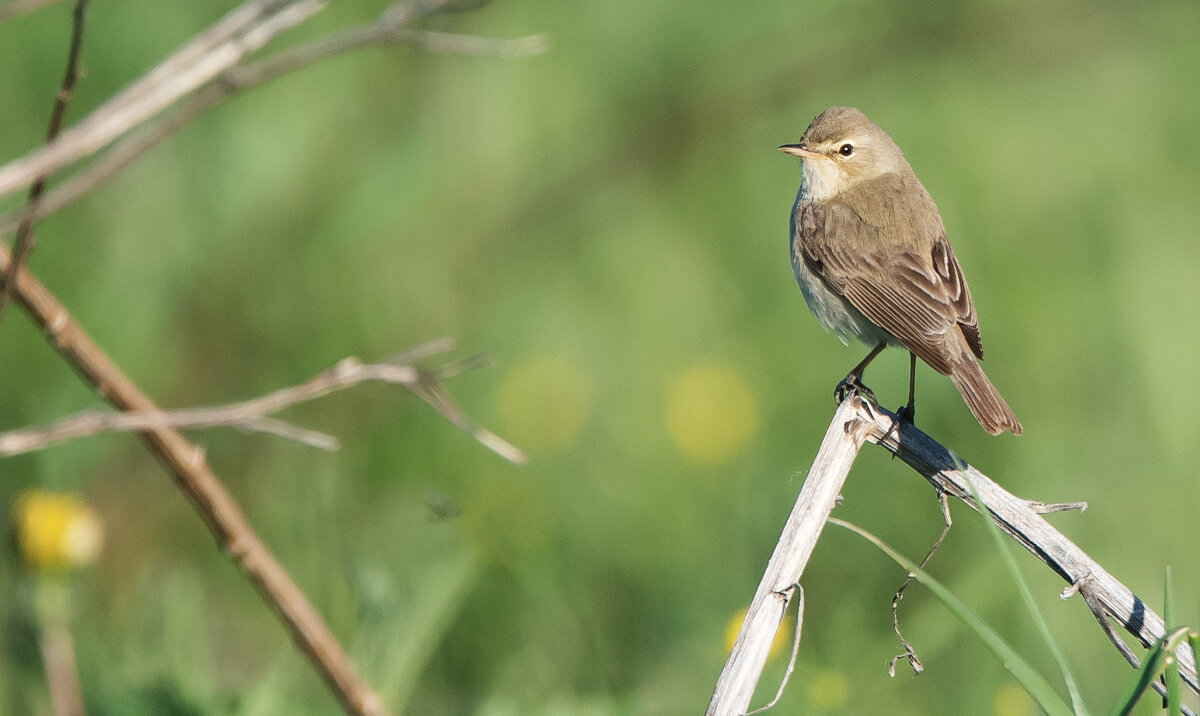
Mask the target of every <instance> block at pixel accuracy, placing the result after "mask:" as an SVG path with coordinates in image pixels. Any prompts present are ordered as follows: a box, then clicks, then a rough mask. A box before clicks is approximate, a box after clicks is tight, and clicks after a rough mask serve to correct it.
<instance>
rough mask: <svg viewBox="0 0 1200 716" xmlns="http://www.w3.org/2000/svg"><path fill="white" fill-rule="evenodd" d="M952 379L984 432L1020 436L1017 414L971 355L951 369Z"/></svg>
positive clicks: (964, 357) (965, 356) (1019, 423)
mask: <svg viewBox="0 0 1200 716" xmlns="http://www.w3.org/2000/svg"><path fill="white" fill-rule="evenodd" d="M950 380H952V381H954V386H955V387H956V388H958V392H959V393H960V394H961V395H962V397H963V400H964V401H966V403H967V407H968V408H970V409H971V413H972V414H973V415H974V416H975V419H976V420H978V421H979V424H980V425H982V426H983V429H984V430H986V431H988V432H989V433H991V434H992V435H999V434H1000V433H1002V432H1004V431H1005V430H1008V431H1010V432H1012V434H1013V435H1020V434H1021V431H1022V429H1023V428H1022V427H1021V421H1019V420H1017V416H1016V415H1014V414H1013V411H1012V408H1010V407H1008V403H1006V402H1005V401H1004V398H1003V397H1001V396H1000V391H998V390H996V386H994V385H992V381H990V380H988V377H987V375H985V374H984V372H983V368H981V367H980V366H979V364H978V363H976V362H975V359H974V358H973V357H971V356H969V355H964V356H963V357H962V359H961V360H959V361H957V362H956V363H955V364H954V365H953V366H952V367H951V370H950Z"/></svg>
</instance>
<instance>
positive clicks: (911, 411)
mask: <svg viewBox="0 0 1200 716" xmlns="http://www.w3.org/2000/svg"><path fill="white" fill-rule="evenodd" d="M916 385H917V354H916V353H912V352H910V353H909V354H908V404H907V405H902V406H901V407H900V409H899V410H897V411H896V416H897V417H899V418H900V419H901V420H902V421H904V422H906V423H908V424H910V425H913V424H915V423H914V422H913V421H914V419H915V418H916V417H917V403H916V399H915V398H914V397H913V394H914V392H915V391H916Z"/></svg>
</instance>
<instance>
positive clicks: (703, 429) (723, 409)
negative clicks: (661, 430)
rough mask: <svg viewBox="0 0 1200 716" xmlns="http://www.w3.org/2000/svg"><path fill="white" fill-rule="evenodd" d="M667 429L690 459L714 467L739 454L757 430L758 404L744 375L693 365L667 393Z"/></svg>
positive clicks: (705, 364) (728, 368)
mask: <svg viewBox="0 0 1200 716" xmlns="http://www.w3.org/2000/svg"><path fill="white" fill-rule="evenodd" d="M666 413H667V414H666V421H667V432H669V433H670V435H671V439H672V440H674V441H675V446H676V447H678V448H679V452H681V453H682V454H683V456H684V457H685V458H687V459H688V460H690V461H691V462H694V463H697V464H700V465H713V464H717V463H720V462H724V461H725V460H729V459H730V458H732V457H734V456H735V455H737V454H738V453H739V452H741V451H742V450H743V449H745V447H746V445H747V444H748V443H749V442H750V438H752V437H754V434H755V433H756V432H757V431H758V405H757V403H756V402H755V400H754V395H753V394H752V393H751V392H750V387H749V386H748V385H746V381H745V380H743V379H742V375H741V374H740V373H739V372H737V371H736V370H734V369H733V368H730V367H728V366H724V365H719V364H709V363H697V364H694V365H692V366H689V367H688V369H687V370H685V371H684V372H683V374H682V375H680V376H679V378H678V379H676V380H675V382H674V383H672V384H671V387H670V389H669V391H668V393H667V408H666Z"/></svg>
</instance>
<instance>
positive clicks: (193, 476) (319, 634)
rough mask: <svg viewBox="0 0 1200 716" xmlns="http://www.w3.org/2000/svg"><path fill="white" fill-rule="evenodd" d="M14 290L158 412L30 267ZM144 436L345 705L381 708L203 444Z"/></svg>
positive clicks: (134, 402) (105, 392) (113, 382)
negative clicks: (215, 468)
mask: <svg viewBox="0 0 1200 716" xmlns="http://www.w3.org/2000/svg"><path fill="white" fill-rule="evenodd" d="M10 265H11V256H10V254H9V252H8V249H7V248H6V247H4V246H3V245H2V244H0V271H8V268H9V266H10ZM14 291H15V292H14V294H13V298H14V300H15V301H16V302H17V303H18V304H19V305H20V306H21V308H22V309H23V310H25V312H26V313H28V314H29V316H30V317H31V318H33V320H34V321H35V322H36V323H37V324H38V325H39V326H40V327H41V328H42V330H43V331H45V333H46V336H47V340H48V342H49V343H50V345H51V346H53V347H54V349H55V350H56V351H58V353H59V355H60V356H62V358H63V359H64V360H65V361H66V362H67V363H68V364H70V365H71V367H72V368H74V369H75V371H76V372H78V373H79V375H80V376H81V377H83V379H84V380H86V381H87V382H88V383H89V384H90V385H92V387H94V388H95V389H96V391H97V392H98V393H99V394H100V395H102V396H103V397H104V399H105V400H107V401H108V402H109V403H110V404H111V405H112V406H113V407H114V408H116V409H118V410H123V411H133V412H139V413H146V414H155V413H161V412H162V411H161V410H160V409H159V408H158V406H157V405H155V404H154V401H152V400H151V399H150V398H149V397H148V396H147V395H146V394H145V393H143V392H142V391H141V389H139V388H138V387H137V385H135V384H134V383H133V381H131V380H130V379H129V377H128V376H126V375H125V373H124V372H123V371H122V370H121V369H120V368H119V367H117V365H116V364H115V363H113V361H112V359H111V358H109V357H108V355H107V354H106V353H105V352H104V351H103V350H101V348H100V346H98V345H97V344H96V343H95V341H93V340H92V338H91V336H89V335H88V334H87V332H85V331H84V330H83V327H82V326H80V325H79V324H78V323H77V322H76V321H75V319H74V318H72V317H71V314H70V313H69V312H68V311H67V309H66V307H65V306H63V305H62V303H60V302H59V300H58V299H57V298H56V297H55V296H54V295H53V294H52V293H50V291H49V290H47V289H46V287H45V286H43V285H42V284H41V282H39V281H38V280H37V279H36V278H34V276H33V275H32V274H31V273H30V272H29V271H28V270H27V269H21V270H20V271H19V272H18V274H17V280H16V281H15V282H14ZM141 436H142V439H143V440H144V441H145V442H146V445H147V446H148V447H149V448H150V449H151V451H152V452H153V453H154V454H155V455H156V456H157V457H158V459H159V460H160V461H161V462H162V464H163V465H164V466H165V467H166V468H167V470H168V471H169V472H170V473H171V474H172V475H173V476H174V477H175V483H176V485H177V486H178V487H179V489H180V490H181V491H182V492H183V494H184V495H185V496H186V497H187V498H188V499H189V500H190V501H191V502H192V505H193V506H194V507H195V508H196V511H197V512H198V513H199V514H200V516H201V517H202V518H203V519H204V521H205V523H206V524H207V525H208V528H209V530H210V531H211V532H212V533H213V537H214V538H215V539H216V540H217V543H218V544H219V545H220V546H221V548H222V549H223V550H224V551H225V552H226V553H228V554H229V555H230V557H231V558H232V559H233V560H234V562H236V563H237V565H238V566H239V567H240V568H241V569H242V571H243V572H245V574H246V575H247V576H248V577H249V578H250V581H251V583H252V584H254V586H255V588H256V589H258V591H259V593H260V594H261V595H262V597H263V599H264V600H266V602H267V603H268V604H269V605H270V606H271V608H272V609H273V610H274V611H275V613H276V614H277V615H278V616H279V618H280V619H281V620H282V621H283V623H284V625H285V626H286V627H287V629H288V631H289V632H291V635H292V639H293V640H294V641H295V642H296V645H297V647H299V648H300V650H301V651H303V652H304V654H305V655H306V656H307V657H308V659H309V661H310V662H312V664H313V666H314V667H315V668H316V670H317V672H318V673H319V674H320V675H321V677H322V678H323V679H324V680H325V682H326V683H327V684H328V685H329V688H330V689H331V690H332V691H333V693H334V694H335V695H336V696H337V698H338V700H339V701H340V702H341V703H342V705H343V706H344V707H345V708H346V710H347V711H349V712H350V713H353V714H362V715H367V714H370V715H375V714H384V713H386V710H385V708H384V706H383V703H382V701H381V700H380V699H379V696H378V695H377V694H376V693H375V691H374V690H373V689H371V687H370V686H369V685H368V684H367V683H366V682H365V681H363V680H362V679H361V678H360V677H359V675H358V673H357V670H356V669H355V667H354V663H353V662H352V661H351V660H350V657H349V656H347V655H346V652H345V650H344V649H343V648H342V646H341V644H340V643H339V642H338V640H337V638H336V637H335V636H334V635H333V632H332V631H330V629H329V627H328V625H326V624H325V621H324V620H323V619H322V618H321V615H320V614H319V613H318V612H317V610H316V609H315V608H314V607H313V605H312V603H310V602H309V601H308V598H307V597H305V596H304V593H303V592H302V591H301V590H300V588H299V587H298V586H297V585H296V583H295V582H294V581H293V580H292V578H291V576H290V575H289V574H288V573H287V571H286V570H285V569H284V568H283V565H281V564H280V563H279V561H278V560H277V559H275V556H274V555H273V554H271V551H270V549H268V548H267V546H266V544H264V543H263V542H262V540H261V539H259V537H258V535H257V534H256V533H255V532H254V529H253V528H252V527H251V526H250V523H249V522H248V521H247V520H246V517H245V515H243V514H242V510H241V508H240V507H239V506H238V504H237V502H235V501H234V499H233V497H232V496H231V495H230V494H229V491H228V490H226V489H225V486H224V485H223V484H221V481H220V480H219V479H218V478H217V476H216V474H215V473H214V472H213V471H212V469H211V468H210V467H209V466H208V462H207V460H205V457H204V451H203V450H202V449H201V448H199V447H197V446H196V445H193V444H191V443H190V442H188V441H187V439H186V438H184V437H183V435H182V434H180V433H179V432H178V431H177V430H176V429H174V428H170V427H155V428H148V429H147V430H145V431H144V432H142V433H141Z"/></svg>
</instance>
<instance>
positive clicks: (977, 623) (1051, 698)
mask: <svg viewBox="0 0 1200 716" xmlns="http://www.w3.org/2000/svg"><path fill="white" fill-rule="evenodd" d="M829 523H830V524H835V525H837V526H839V527H844V528H846V529H848V530H850V531H851V532H854V533H855V534H857V535H859V536H860V537H862V538H863V539H865V540H867V541H868V542H870V543H871V544H873V545H875V546H876V547H878V548H879V549H880V550H881V551H883V552H884V553H885V554H887V556H889V557H891V558H892V559H893V560H894V561H895V562H896V564H899V565H900V566H901V567H903V568H904V569H906V570H908V571H909V572H910V573H911V574H912V575H913V576H914V577H915V578H916V580H917V581H918V582H920V583H921V584H923V585H925V587H926V588H927V589H928V590H929V591H930V592H931V593H932V594H933V595H934V596H935V597H937V598H938V600H939V601H941V602H942V604H944V605H946V608H947V609H949V610H950V612H951V613H952V614H954V616H956V617H958V619H959V621H961V622H962V623H963V624H964V625H965V626H966V627H967V628H968V629H970V630H971V631H973V632H975V634H977V635H978V636H979V638H980V640H982V641H983V643H984V645H985V646H987V648H988V649H989V650H990V651H991V652H992V653H993V654H995V656H996V658H997V659H999V660H1000V663H1002V664H1004V668H1006V669H1008V672H1009V673H1010V674H1012V675H1013V678H1014V679H1016V680H1017V683H1019V684H1020V685H1021V688H1023V689H1025V691H1026V693H1028V694H1029V696H1030V697H1031V698H1033V700H1034V701H1035V702H1036V703H1037V705H1038V707H1039V708H1041V709H1042V711H1044V712H1046V713H1047V714H1049V715H1050V716H1071V714H1072V713H1073V712H1072V711H1071V707H1070V706H1068V705H1067V703H1066V702H1065V701H1063V699H1062V697H1061V696H1059V694H1058V692H1056V691H1055V690H1054V687H1052V686H1050V684H1049V683H1048V682H1047V681H1046V680H1045V679H1043V678H1042V676H1041V674H1039V673H1037V671H1035V670H1034V669H1033V667H1032V666H1030V665H1029V662H1027V661H1025V660H1024V659H1022V658H1021V657H1020V655H1018V654H1017V652H1015V651H1013V648H1012V647H1011V646H1009V645H1008V643H1007V642H1005V641H1004V639H1003V638H1001V636H1000V635H999V634H997V633H996V632H995V631H994V630H993V629H992V628H991V627H989V626H988V625H987V624H985V623H984V622H983V620H982V619H980V618H979V617H978V616H976V615H975V613H974V612H972V611H971V610H970V609H969V608H968V607H967V605H965V604H963V603H962V601H961V600H959V598H958V597H956V596H954V594H953V593H951V591H950V590H949V589H947V588H946V587H945V586H944V585H942V583H941V582H939V581H937V580H936V579H934V578H933V577H932V576H930V575H929V573H928V572H926V571H925V570H923V569H921V568H920V567H918V566H917V564H916V562H913V561H912V560H910V559H908V558H907V557H905V556H904V555H902V554H900V553H899V552H897V551H896V550H894V549H892V548H891V547H890V546H889V545H887V544H886V543H884V542H883V540H881V539H879V538H878V537H876V536H875V535H873V534H871V533H870V532H867V531H866V530H864V529H862V528H861V527H858V526H856V525H852V524H850V523H849V522H843V521H842V520H839V519H835V518H830V520H829Z"/></svg>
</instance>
